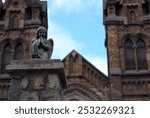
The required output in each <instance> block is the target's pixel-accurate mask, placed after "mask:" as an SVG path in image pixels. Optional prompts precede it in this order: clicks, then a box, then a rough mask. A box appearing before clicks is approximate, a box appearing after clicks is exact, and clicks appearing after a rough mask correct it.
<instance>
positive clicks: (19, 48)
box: [14, 43, 23, 60]
mask: <svg viewBox="0 0 150 118" xmlns="http://www.w3.org/2000/svg"><path fill="white" fill-rule="evenodd" d="M21 59H23V46H22V44H21V43H18V44H17V45H16V46H15V53H14V60H21Z"/></svg>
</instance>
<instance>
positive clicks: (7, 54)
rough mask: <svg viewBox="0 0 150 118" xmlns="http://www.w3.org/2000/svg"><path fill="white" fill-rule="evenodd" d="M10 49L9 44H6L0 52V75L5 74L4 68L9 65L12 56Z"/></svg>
mask: <svg viewBox="0 0 150 118" xmlns="http://www.w3.org/2000/svg"><path fill="white" fill-rule="evenodd" d="M11 50H12V47H11V45H10V43H6V44H5V46H4V48H3V52H2V62H1V73H6V70H5V67H6V65H8V64H9V63H10V60H11V56H12V52H11Z"/></svg>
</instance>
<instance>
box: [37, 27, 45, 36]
mask: <svg viewBox="0 0 150 118" xmlns="http://www.w3.org/2000/svg"><path fill="white" fill-rule="evenodd" d="M40 37H42V38H47V30H46V28H45V27H43V26H40V27H39V28H38V29H37V39H38V38H40Z"/></svg>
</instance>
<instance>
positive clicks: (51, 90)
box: [6, 59, 67, 101]
mask: <svg viewBox="0 0 150 118" xmlns="http://www.w3.org/2000/svg"><path fill="white" fill-rule="evenodd" d="M6 69H7V71H8V73H9V74H10V76H11V78H12V80H11V82H10V88H9V93H8V94H9V95H8V100H13V101H61V100H63V91H64V89H65V88H66V87H67V83H66V78H65V74H64V70H63V63H62V62H61V61H60V60H36V59H34V60H20V61H18V60H17V61H15V60H13V61H12V62H11V63H10V65H8V66H7V67H6Z"/></svg>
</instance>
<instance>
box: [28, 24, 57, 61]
mask: <svg viewBox="0 0 150 118" xmlns="http://www.w3.org/2000/svg"><path fill="white" fill-rule="evenodd" d="M53 45H54V43H53V39H49V40H47V30H46V28H45V27H43V26H40V27H39V28H38V29H37V36H36V38H33V39H32V47H31V53H32V58H33V59H38V58H40V59H50V58H51V55H52V52H53Z"/></svg>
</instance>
